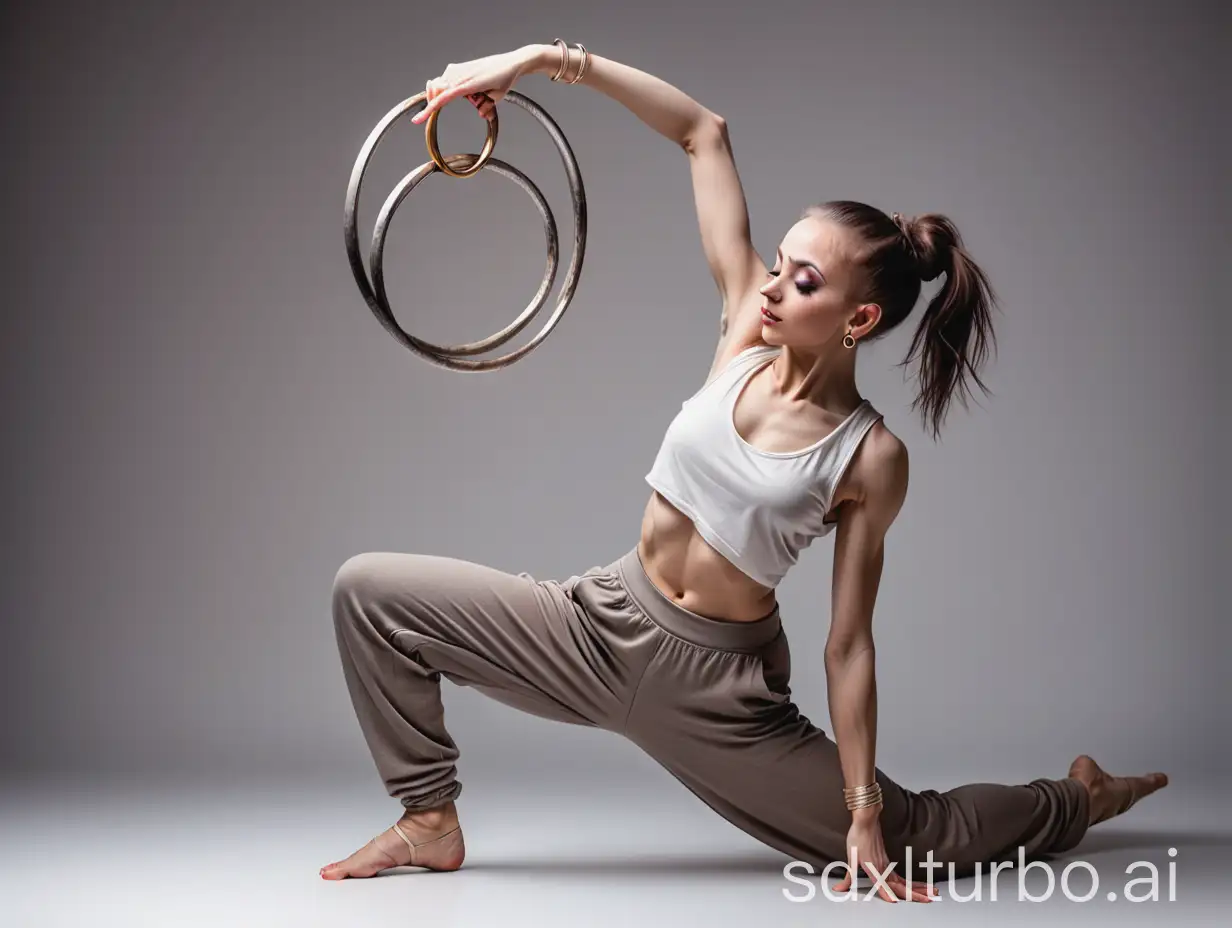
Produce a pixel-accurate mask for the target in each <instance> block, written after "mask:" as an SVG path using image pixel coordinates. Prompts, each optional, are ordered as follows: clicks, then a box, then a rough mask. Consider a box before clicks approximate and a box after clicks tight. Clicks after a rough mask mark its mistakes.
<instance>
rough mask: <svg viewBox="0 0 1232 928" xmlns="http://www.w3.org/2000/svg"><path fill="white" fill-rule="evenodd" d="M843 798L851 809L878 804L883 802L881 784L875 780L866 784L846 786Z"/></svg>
mask: <svg viewBox="0 0 1232 928" xmlns="http://www.w3.org/2000/svg"><path fill="white" fill-rule="evenodd" d="M843 799H844V800H845V801H846V805H847V808H848V809H849V810H851V811H855V810H856V809H864V808H867V807H869V806H875V805H878V804H880V802H881V784H880V783H876V782H873V783H869V784H868V785H866V786H849V787H844V788H843Z"/></svg>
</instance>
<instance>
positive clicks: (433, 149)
mask: <svg viewBox="0 0 1232 928" xmlns="http://www.w3.org/2000/svg"><path fill="white" fill-rule="evenodd" d="M424 96H425V97H427V91H424ZM443 109H444V107H439V108H437V109H434V110H433V111H432V114H431V115H430V116H429V117H428V124H427V125H426V126H424V141H426V142H427V145H428V154H429V155H430V156H431V158H432V162H433V163H434V164H435V165H436V166H437V167H438V168H439V169H440V170H441V171H443V172H444V173H445V174H448V175H449V176H450V177H473V176H474V175H475V174H478V173H479V172H480V171H481V170H483V166H484V165H485V164H487V163H488V159H489V158H491V157H492V152H493V150H495V148H496V134H497V131H498V129H499V128H500V117H498V116H497V115H496V107H495V106H494V107H493V108H492V118H491V119H485V120H484V121H485V122H486V123H487V124H488V137H487V138H486V139H484V140H483V150H482V151H481V152H480V153H479V157H478V158H477V159H475V161H474V163H473V164H472V165H471V166H470V167H469V168H467V169H465V170H463V171H456V170H454V169H453V168H451V167H450V166H449V165H448V164H446V163H445V159H444V157H443V156H442V155H441V146H440V142H438V141H437V138H436V118H437V117H438V116H440V115H441V111H442V110H443Z"/></svg>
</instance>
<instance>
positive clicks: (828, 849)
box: [627, 636, 1088, 882]
mask: <svg viewBox="0 0 1232 928" xmlns="http://www.w3.org/2000/svg"><path fill="white" fill-rule="evenodd" d="M789 668H790V656H789V652H788V647H787V642H786V637H785V636H780V637H779V638H778V639H776V641H774V642H772V643H771V644H770V645H769V646H767V647H766V648H764V649H763V650H761V651H760V652H759V653H736V652H725V651H721V650H715V649H710V648H703V647H699V646H696V645H694V644H691V643H689V642H685V641H680V640H675V641H671V642H669V643H667V644H665V645H664V647H663V648H661V650H660V652H659V654H658V655H656V657H655V659H654V660H653V661H652V662H651V664H650V666H649V668H648V670H647V673H646V675H645V677H644V678H643V681H642V684H641V686H640V687H639V689H638V692H637V695H636V697H635V700H634V707H633V709H634V711H633V713H632V715H631V717H630V726H629V729H628V731H627V734H628V735H629V737H630V738H631V739H632V740H634V741H635V742H636V743H638V744H639V745H640V746H641V747H642V748H643V749H644V750H646V751H647V753H649V754H650V756H652V757H653V758H654V759H655V760H656V761H658V762H659V763H660V764H661V765H662V766H663V767H665V768H666V769H667V770H668V771H670V772H671V773H672V774H673V775H674V776H675V777H676V778H677V779H678V780H680V782H681V783H683V784H684V785H685V786H686V787H687V788H688V789H689V790H690V791H692V792H693V793H694V794H696V795H697V796H698V797H699V798H701V799H702V801H704V802H705V803H707V804H708V805H709V806H710V807H711V808H713V809H714V810H715V811H717V812H718V813H719V814H721V815H723V816H724V817H725V818H726V819H727V820H728V821H730V822H732V823H733V824H734V825H736V826H737V827H738V828H740V829H742V830H743V831H745V832H747V833H748V834H750V835H752V836H753V837H755V838H757V839H758V840H760V841H762V842H763V843H765V844H767V845H769V846H771V847H774V848H776V849H778V850H780V851H782V852H784V853H786V854H790V855H791V856H792V857H793V858H795V859H798V860H804V861H808V862H809V863H810V864H812V865H813V866H814V867H815V868H817V869H820V868H821V867H824V866H825V864H827V863H829V862H831V861H835V860H845V859H846V858H847V851H846V848H845V846H844V845H845V844H846V838H847V831H848V829H849V828H850V826H851V813H850V812H849V811H848V810H847V808H846V805H845V803H844V801H843V794H842V789H843V786H845V785H846V784H845V783H844V781H843V773H842V767H841V765H840V763H839V754H838V747H837V745H836V744H835V743H834V741H832V740H831V739H830V738H828V737H827V736H826V734H825V733H824V732H823V731H822V730H820V729H819V728H817V727H816V726H815V725H813V724H812V723H811V722H810V721H809V719H808V718H806V717H805V716H803V715H802V714H801V713H800V711H799V709H798V708H797V707H796V706H795V704H794V703H793V702H792V701H791V699H790V692H791V691H790V687H789V685H788V677H789V675H790V671H789ZM876 779H877V781H878V782H879V783H880V784H881V788H882V792H883V802H884V807H883V810H882V814H881V824H882V831H883V835H884V839H885V844H886V850H887V852H888V854H889V857H890V860H891V861H894V862H896V866H895V868H894V869H895V870H896V871H897V872H898V873H899V874H900V875H902V876H904V877H905V876H907V875H908V874H907V868H906V848H907V846H908V845H909V846H910V847H911V859H912V866H911V877H912V879H913V880H919V881H921V882H922V881H923V880H925V879H926V878H927V876H928V871H926V870H923V869H921V868H920V867H919V866H918V864H919V862H920V861H921V859H923V858H924V857H925V855H926V854H927V853H928V852H929V851H932V855H933V857H932V859H933V860H935V861H939V862H941V863H942V864H943V865H944V868H943V869H935V870H933V871H932V872H933V880H934V882H935V881H937V880H940V879H944V878H946V877H948V875H949V865H950V864H951V863H952V864H953V869H954V874H955V875H956V876H962V875H965V874H967V873H970V872H972V871H973V869H974V865H975V864H976V863H977V862H981V861H984V862H987V861H992V860H997V859H1015V858H1016V856H1017V848H1018V846H1019V845H1022V846H1023V847H1024V855H1025V856H1026V857H1028V858H1030V857H1032V856H1034V855H1037V854H1041V853H1052V852H1059V851H1063V850H1067V849H1069V848H1071V847H1073V846H1074V845H1075V844H1077V843H1078V841H1079V840H1080V839H1081V837H1082V835H1083V834H1084V833H1085V831H1086V827H1087V814H1088V798H1087V791H1086V789H1085V788H1084V787H1083V786H1082V784H1080V783H1079V782H1078V781H1077V780H1070V779H1065V780H1035V781H1033V782H1032V783H1030V784H1026V785H1017V786H1005V785H1000V784H991V783H977V784H971V785H967V786H960V787H957V788H955V789H951V790H948V791H946V792H937V791H935V790H925V791H923V792H913V791H911V790H908V789H905V788H904V787H902V786H899V785H898V784H897V783H895V782H894V781H893V780H891V779H890V778H889V777H887V776H886V775H885V774H884V772H882V771H881V770H880V769H878V770H877V771H876Z"/></svg>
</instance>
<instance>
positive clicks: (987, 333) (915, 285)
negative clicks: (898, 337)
mask: <svg viewBox="0 0 1232 928" xmlns="http://www.w3.org/2000/svg"><path fill="white" fill-rule="evenodd" d="M801 218H802V219H803V218H810V219H814V218H815V219H824V220H828V221H830V222H833V223H835V224H837V225H840V226H843V227H845V228H847V229H850V230H851V231H853V232H854V233H855V234H856V238H857V240H858V241H859V242H861V247H860V249H859V251H858V253H857V254H855V255H852V256H851V257H852V258H853V260H854V261H855V262H856V263H857V264H858V265H859V266H861V267H863V268H864V269H865V271H866V273H867V289H866V291H865V292H864V293H863V294H862V295H861V296H860V302H862V303H876V304H877V305H878V306H880V307H881V320H880V321H879V322H878V323H877V325H876V326H875V327H874V328H873V331H872V332H871V333H870V334H869V335H866V336H864V338H863V339H862V340H863V341H868V340H869V339H876V338H880V337H881V336H883V335H885V334H886V333H888V332H889V331H891V330H892V329H894V328H895V327H896V326H897V325H898V324H899V323H900V322H902V321H903V320H904V319H906V318H907V315H908V314H909V313H910V312H911V310H912V308H914V306H915V304H916V300H918V299H919V296H920V284H921V283H923V282H924V281H929V280H933V279H935V278H937V277H939V276H940V275H941V274H945V282H944V283H943V284H942V286H941V289H940V290H939V291H938V292H937V294H936V295H935V296H934V297H933V298H932V299H931V300H930V301H929V303H928V308H927V309H925V310H924V317H923V319H921V320H920V324H919V326H918V327H917V328H916V331H915V336H914V337H913V338H912V340H911V348H910V350H909V351H908V352H907V357H906V358H904V359H903V360H902V362H901V363H900V364H899V365H898V366H899V367H902V366H904V365H907V364H910V363H911V361H912V360H914V359H915V358H916V356H917V355H918V356H919V359H920V375H919V376H920V392H919V394H918V395H917V397H916V398H915V400H914V401H913V402H912V404H911V408H912V409H913V410H914V409H916V408H917V407H923V414H922V415H923V419H924V425H925V427H926V428H928V429H929V430H930V431H931V432H932V436H933V440H934V441H935V440H936V439H937V435H938V434H939V433H940V431H941V424H942V423H943V422H944V421H945V417H946V413H947V411H948V409H949V406H950V402H951V401H952V399H953V397H954V394H955V393H957V394H958V397H959V399H960V400H961V401H962V404H963V407H964V408H969V407H967V400H966V397H965V396H964V395H963V394H964V392H965V393H967V394H968V395H970V392H971V391H970V387H969V385H968V383H967V380H966V376H965V375H966V374H967V373H968V372H969V373H970V375H971V377H972V379H973V380H974V381H975V382H976V383H977V384H979V387H980V389H981V390H983V391H984V393H985V394H987V393H989V392H990V391H989V389H988V387H987V386H985V385H984V382H983V381H982V380H980V376H979V373H978V370H977V369H978V368H979V367H981V366H982V365H983V363H984V361H985V359H986V358H987V355H988V347H989V343H990V342H991V344H992V346H993V348H994V350H995V348H996V336H995V335H994V333H993V330H992V307H993V306H994V305H996V302H997V297H996V294H995V293H994V292H993V289H992V286H991V285H990V284H989V282H988V278H987V276H986V275H985V274H984V272H983V271H982V270H981V269H980V268H979V266H978V265H977V264H976V263H975V262H974V261H972V260H971V256H970V255H969V254H968V253H967V251H966V249H965V248H964V247H963V241H962V236H960V235H959V234H958V229H957V227H956V226H955V225H954V223H953V222H951V221H950V219H949V218H948V217H946V216H943V215H941V214H939V213H925V214H923V215H921V216H915V217H913V218H911V219H905V218H903V217H902V216H900V215H899V214H898V213H895V214H894V215H893V216H887V215H886V214H885V213H883V212H882V211H881V210H879V209H877V208H876V207H873V206H869V205H868V204H866V203H859V202H856V201H854V200H830V201H828V202H826V203H821V204H819V205H817V206H810V207H809V208H808V209H806V210H805V211H804V214H803V216H801Z"/></svg>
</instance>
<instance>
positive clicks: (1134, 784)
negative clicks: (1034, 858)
mask: <svg viewBox="0 0 1232 928" xmlns="http://www.w3.org/2000/svg"><path fill="white" fill-rule="evenodd" d="M1069 775H1070V776H1071V777H1073V778H1074V779H1075V780H1078V781H1079V782H1081V783H1082V784H1083V785H1084V786H1085V787H1086V788H1087V791H1088V792H1089V793H1090V794H1091V802H1090V807H1091V814H1090V816H1089V821H1088V825H1097V824H1099V823H1100V822H1106V821H1107V820H1108V819H1110V818H1113V817H1114V816H1117V815H1121V814H1123V813H1125V812H1128V811H1129V810H1130V808H1131V807H1132V806H1133V805H1134V804H1135V803H1136V802H1137V801H1138V800H1139V799H1141V798H1142V797H1143V796H1149V795H1150V794H1151V793H1153V792H1155V791H1156V790H1157V789H1163V788H1164V787H1165V786H1167V785H1168V776H1167V774H1164V773H1148V774H1147V775H1146V776H1141V777H1114V776H1111V775H1110V774H1108V773H1106V772H1104V770H1103V768H1102V767H1100V766H1099V764H1097V763H1095V761H1094V760H1092V759H1091V757H1090V755H1087V754H1079V755H1078V756H1077V757H1076V758H1075V759H1074V762H1073V763H1072V764H1070V765H1069Z"/></svg>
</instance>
